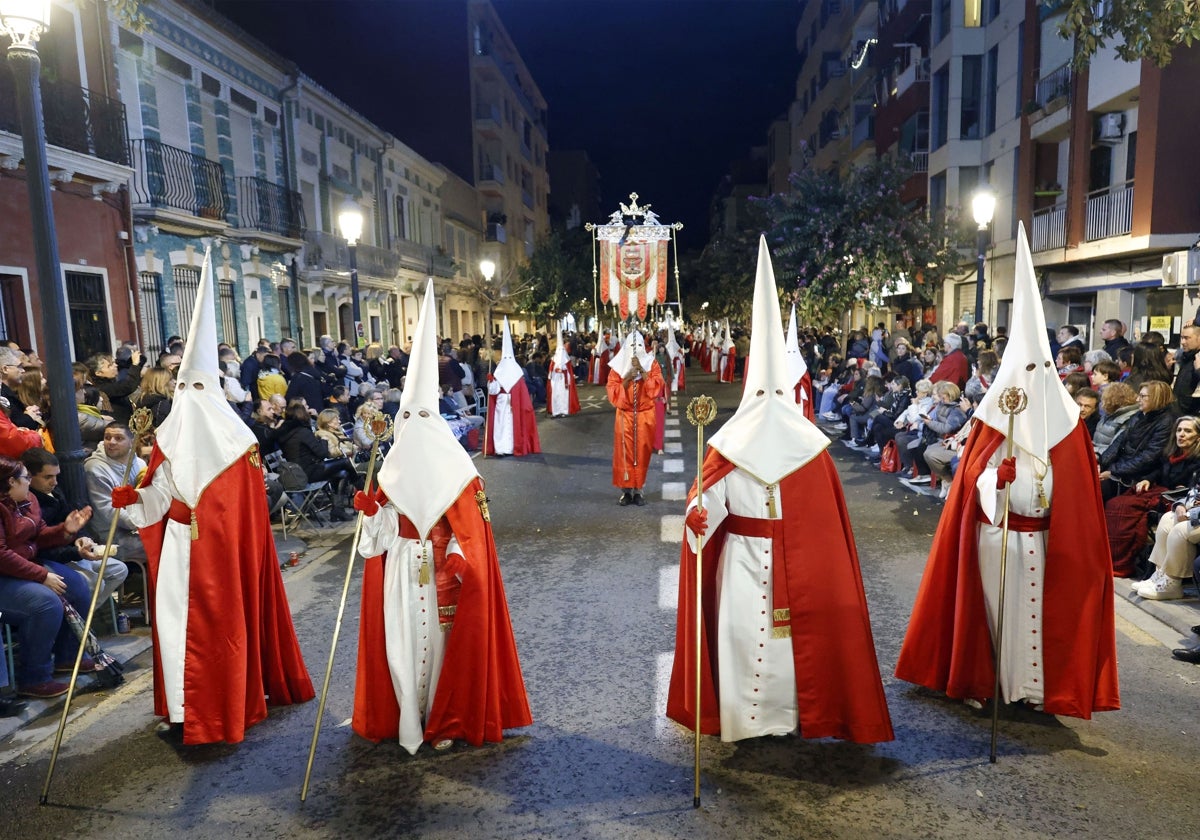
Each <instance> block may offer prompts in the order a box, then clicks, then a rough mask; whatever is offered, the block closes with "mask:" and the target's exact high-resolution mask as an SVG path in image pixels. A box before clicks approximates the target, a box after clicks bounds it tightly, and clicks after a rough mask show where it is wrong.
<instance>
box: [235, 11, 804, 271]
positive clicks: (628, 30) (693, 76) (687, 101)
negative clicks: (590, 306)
mask: <svg viewBox="0 0 1200 840" xmlns="http://www.w3.org/2000/svg"><path fill="white" fill-rule="evenodd" d="M431 2H432V3H434V4H436V3H437V2H442V0H212V5H214V6H216V7H217V9H218V10H220V11H221V12H222V13H223V14H225V15H226V16H228V17H230V18H232V19H233V20H234V21H235V22H237V23H238V24H239V25H240V26H242V27H243V28H245V29H246V30H248V31H249V32H250V33H251V34H253V35H255V36H256V37H257V38H259V39H260V40H262V41H263V42H264V43H266V44H267V45H268V46H270V47H271V48H273V49H275V50H277V51H278V52H280V53H281V54H283V55H285V56H287V57H288V58H291V59H293V60H294V61H296V62H297V63H298V64H299V65H300V67H301V68H302V69H303V70H304V71H305V72H306V73H308V74H309V75H310V76H312V77H313V78H315V79H317V80H318V81H319V82H320V83H321V84H323V85H324V86H325V87H327V88H329V89H330V90H331V91H333V92H334V93H335V94H336V95H337V96H339V97H340V98H342V99H343V100H344V101H346V102H347V103H348V104H350V105H351V106H352V107H354V108H355V109H357V110H358V111H360V112H361V113H363V114H365V115H366V116H367V117H369V118H370V119H371V120H373V121H374V122H375V123H377V124H378V125H380V126H382V127H383V128H385V129H387V130H388V131H390V132H391V133H393V134H394V135H396V136H397V137H399V138H400V139H401V140H403V139H404V117H403V114H401V113H397V112H396V111H395V110H393V109H392V108H391V107H390V104H389V101H388V97H387V94H386V91H387V90H388V88H389V87H390V86H392V85H402V84H403V83H404V80H403V79H401V78H395V76H396V75H397V74H396V72H395V71H394V70H392V69H391V68H390V67H389V62H388V60H387V56H388V52H389V49H390V47H389V42H388V34H387V33H388V31H389V29H390V28H391V27H393V26H401V25H403V19H404V14H405V12H404V7H405V6H407V5H411V4H414V3H425V4H428V3H431ZM493 5H494V6H495V8H496V10H497V11H498V13H499V14H500V18H501V19H502V20H503V21H504V25H505V27H506V28H507V29H508V31H509V34H510V35H511V36H512V39H513V42H514V43H515V44H516V46H517V49H518V50H519V51H520V53H521V56H522V58H523V59H524V61H525V64H526V66H527V67H528V68H529V71H530V73H531V74H532V75H533V77H534V80H535V81H536V82H537V84H538V87H539V88H540V89H541V91H542V95H543V96H544V97H545V98H546V101H547V103H548V105H549V144H550V149H551V151H552V152H553V150H554V149H562V150H566V149H586V150H587V152H588V154H589V155H590V156H591V158H592V160H593V161H594V162H595V164H596V166H597V167H598V169H599V171H600V177H601V184H602V189H603V198H602V210H603V213H604V214H605V215H607V213H609V212H611V211H613V210H616V209H617V202H618V201H625V200H627V199H628V196H629V193H630V192H633V191H636V192H637V193H638V195H639V197H640V200H641V201H642V202H643V203H644V202H647V201H648V202H650V203H652V204H653V205H654V209H655V211H656V212H657V213H659V215H660V218H661V219H662V220H663V221H664V222H672V221H682V222H683V223H684V225H685V229H684V232H683V235H682V236H681V244H682V245H684V246H690V247H698V246H699V245H702V244H703V243H704V242H705V241H706V240H707V210H708V202H709V199H710V197H711V196H712V194H713V191H714V189H715V188H716V186H717V184H718V182H719V181H720V179H721V176H722V175H724V174H725V173H726V172H727V171H728V166H729V163H730V161H732V160H735V159H738V158H741V157H745V156H746V154H747V152H748V150H749V148H750V146H753V145H762V144H765V142H766V130H767V126H768V124H769V123H770V121H771V120H772V119H774V118H775V117H777V116H780V115H783V114H784V113H786V111H787V108H788V105H789V104H790V102H791V100H792V94H793V88H794V86H795V79H796V72H797V70H798V67H797V66H796V65H797V56H796V48H795V28H796V22H797V21H798V19H799V16H800V11H801V4H800V3H799V2H798V1H797V0H641V2H632V0H493ZM364 80H367V81H364ZM614 126H621V127H622V128H621V129H619V130H617V129H614V128H613V127H614ZM627 126H636V127H637V128H636V130H635V131H631V130H630V129H629V128H626V127H627ZM553 189H554V185H553V184H551V191H553ZM595 221H602V219H597V220H595Z"/></svg>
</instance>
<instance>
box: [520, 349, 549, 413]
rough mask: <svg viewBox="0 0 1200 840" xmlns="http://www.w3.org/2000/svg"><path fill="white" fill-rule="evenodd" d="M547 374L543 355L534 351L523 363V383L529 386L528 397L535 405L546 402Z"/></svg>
mask: <svg viewBox="0 0 1200 840" xmlns="http://www.w3.org/2000/svg"><path fill="white" fill-rule="evenodd" d="M549 376H550V372H549V371H548V370H547V368H546V357H545V355H544V354H542V353H534V354H533V358H532V359H530V360H529V363H528V364H526V365H525V385H526V386H527V387H528V388H529V399H530V401H531V402H532V403H533V404H534V405H535V406H536V405H545V404H546V378H547V377H549Z"/></svg>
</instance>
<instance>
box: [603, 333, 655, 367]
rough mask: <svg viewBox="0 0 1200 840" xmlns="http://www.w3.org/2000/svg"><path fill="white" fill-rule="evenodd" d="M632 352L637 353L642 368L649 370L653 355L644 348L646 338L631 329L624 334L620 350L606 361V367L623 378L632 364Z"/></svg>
mask: <svg viewBox="0 0 1200 840" xmlns="http://www.w3.org/2000/svg"><path fill="white" fill-rule="evenodd" d="M634 354H637V357H638V361H639V362H641V364H642V370H649V369H650V365H651V364H652V363H653V362H654V356H653V355H652V354H651V353H650V352H649V351H648V350H647V349H646V340H645V339H644V338H642V334H641V333H640V332H639V331H637V330H633V331H631V332H630V333H629V334H628V335H627V336H625V340H624V342H623V343H622V344H621V350H620V352H619V353H617V355H616V356H614V357H613V360H612V361H611V362H609V363H608V369H609V370H615V371H616V372H617V374H618V375H619V376H621V377H622V378H624V376H625V374H626V372H627V371H628V370H629V366H630V365H631V364H633V356H634Z"/></svg>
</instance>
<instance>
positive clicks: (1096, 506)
mask: <svg viewBox="0 0 1200 840" xmlns="http://www.w3.org/2000/svg"><path fill="white" fill-rule="evenodd" d="M1004 440H1005V438H1004V435H1002V434H1000V432H998V431H996V430H995V429H993V428H991V427H989V426H986V425H984V424H983V423H976V424H975V427H974V428H973V429H972V431H971V434H970V436H969V437H968V438H967V442H966V445H965V446H964V447H963V450H962V455H961V457H960V460H959V465H958V471H957V472H956V473H955V475H954V482H953V484H951V485H950V488H951V489H950V496H949V498H948V499H947V500H946V507H945V509H944V511H943V512H942V519H941V522H940V523H939V524H938V530H937V536H935V537H934V540H933V547H932V548H931V549H930V551H929V561H928V563H927V564H926V566H925V574H924V576H923V577H922V579H921V588H920V590H919V591H918V592H917V600H916V603H915V604H914V605H913V612H912V618H911V619H910V620H909V625H908V632H907V634H906V635H905V637H904V644H903V646H902V647H901V648H900V658H899V661H898V662H897V663H896V676H897V677H899V678H900V679H902V680H907V681H908V682H912V683H917V684H918V685H923V686H925V687H927V688H932V689H934V690H935V691H944V692H945V693H946V695H947V696H949V697H953V698H956V699H962V698H971V699H976V700H984V699H986V698H989V697H991V696H992V691H993V687H994V683H995V668H994V665H993V659H992V634H991V630H990V629H989V627H988V621H987V612H986V608H985V604H984V597H983V583H982V580H981V578H980V575H979V527H978V522H977V519H976V510H977V507H978V502H977V501H976V492H975V483H976V481H978V479H979V475H980V473H982V472H983V470H984V468H985V467H986V466H987V462H988V459H989V458H990V457H991V456H992V453H993V452H995V451H996V449H997V447H999V446H1000V445H1001V444H1002V443H1003V442H1004ZM1050 462H1051V464H1052V465H1053V467H1054V477H1055V478H1054V481H1055V488H1056V489H1055V492H1054V496H1053V498H1052V499H1051V507H1050V530H1049V534H1048V536H1047V540H1046V562H1045V568H1046V572H1045V582H1044V588H1043V593H1044V595H1043V599H1044V600H1043V604H1044V607H1045V609H1044V611H1043V620H1042V635H1043V639H1044V643H1043V647H1044V651H1043V656H1044V663H1045V664H1044V669H1043V670H1044V673H1045V680H1046V699H1045V709H1046V711H1047V712H1050V713H1051V714H1055V715H1068V716H1070V717H1079V718H1085V719H1086V718H1091V716H1092V712H1103V711H1111V710H1114V709H1118V708H1120V705H1121V700H1120V694H1119V691H1118V687H1117V650H1116V637H1115V634H1114V629H1113V582H1112V566H1111V563H1110V561H1109V558H1108V536H1107V533H1108V532H1107V530H1106V528H1105V524H1104V505H1103V503H1102V502H1101V500H1100V487H1099V484H1098V482H1097V480H1096V475H1097V469H1096V456H1095V453H1094V452H1093V451H1092V445H1091V439H1090V437H1089V435H1088V433H1087V429H1086V427H1085V426H1084V425H1083V424H1082V423H1080V424H1079V425H1077V426H1076V427H1075V430H1074V431H1073V432H1071V434H1069V435H1067V437H1065V438H1063V440H1062V441H1061V442H1059V444H1058V445H1057V446H1055V447H1054V448H1053V449H1051V450H1050ZM1009 559H1010V560H1011V559H1012V558H1009ZM1005 607H1006V609H1009V608H1010V607H1009V605H1008V603H1007V602H1006V604H1005Z"/></svg>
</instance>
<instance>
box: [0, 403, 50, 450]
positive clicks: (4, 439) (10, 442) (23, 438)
mask: <svg viewBox="0 0 1200 840" xmlns="http://www.w3.org/2000/svg"><path fill="white" fill-rule="evenodd" d="M41 445H42V436H41V435H39V434H38V433H37V432H35V431H34V430H33V429H22V428H20V427H19V426H16V425H14V424H13V421H12V420H9V419H8V415H7V414H5V413H4V412H3V411H0V455H3V456H4V457H5V458H20V457H21V454H22V453H24V451H25V450H26V449H33V448H34V447H40V446H41Z"/></svg>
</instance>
